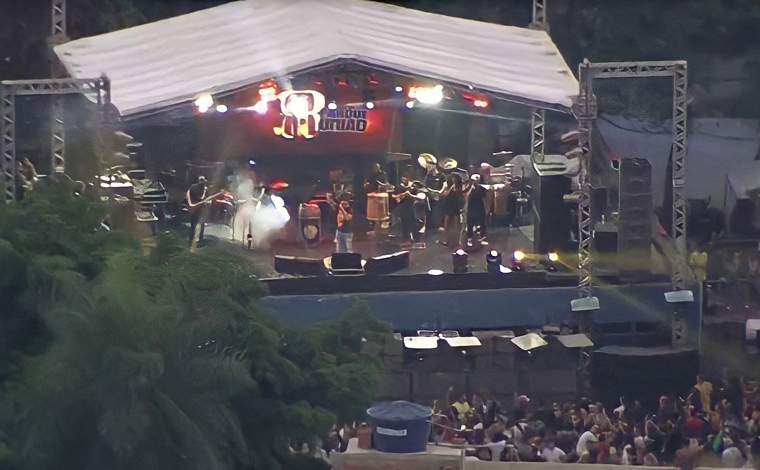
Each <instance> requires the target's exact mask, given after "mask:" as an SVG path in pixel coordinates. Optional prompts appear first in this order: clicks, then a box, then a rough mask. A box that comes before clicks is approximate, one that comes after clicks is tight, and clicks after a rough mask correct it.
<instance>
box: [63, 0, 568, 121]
mask: <svg viewBox="0 0 760 470" xmlns="http://www.w3.org/2000/svg"><path fill="white" fill-rule="evenodd" d="M55 53H56V54H57V56H58V57H59V59H60V60H61V61H62V63H63V64H64V66H65V67H66V69H67V71H68V73H69V74H70V75H71V76H72V77H74V78H93V77H99V76H100V75H101V74H106V75H107V76H108V77H109V78H110V80H111V91H112V102H113V104H115V105H116V107H117V108H118V109H119V111H120V112H121V114H122V116H129V115H133V114H139V113H144V112H150V111H154V110H157V109H160V108H164V107H167V106H171V105H175V104H179V103H184V102H189V101H192V100H193V99H195V98H196V97H197V96H198V95H200V94H202V93H222V92H225V91H231V90H235V89H238V88H240V87H243V86H246V85H249V84H252V83H256V82H259V81H262V80H265V79H268V78H271V77H281V76H285V75H287V74H289V73H293V72H297V71H301V70H306V69H309V68H312V67H315V66H319V65H324V64H326V63H328V62H331V61H334V60H337V59H351V60H357V61H360V62H362V63H365V64H366V65H369V66H373V67H378V68H384V69H388V70H391V71H394V72H397V73H401V74H407V75H418V76H424V77H429V78H432V79H436V80H441V81H445V82H449V83H454V84H459V85H464V86H473V87H474V88H476V89H480V90H485V91H489V92H492V93H496V94H498V95H499V96H502V97H504V98H506V99H511V100H513V101H516V102H520V103H524V104H527V105H532V106H536V107H541V108H546V109H557V110H561V111H568V110H569V108H570V106H571V102H572V97H573V96H575V95H577V94H578V82H577V80H576V79H575V77H574V76H573V74H572V72H571V71H570V69H569V68H568V66H567V64H566V63H565V61H564V59H563V58H562V56H561V55H560V53H559V51H558V50H557V47H556V46H555V45H554V43H553V42H552V40H551V39H550V38H549V35H548V34H547V33H546V32H544V31H535V30H531V29H527V28H518V27H513V26H501V25H496V24H489V23H483V22H478V21H473V20H466V19H462V18H454V17H448V16H443V15H436V14H432V13H426V12H422V11H417V10H411V9H407V8H402V7H397V6H392V5H385V4H380V3H374V2H368V1H363V0H330V1H329V2H328V1H316V0H287V1H283V2H274V1H271V0H242V1H238V2H232V3H229V4H225V5H222V6H218V7H215V8H210V9H207V10H202V11H198V12H195V13H190V14H187V15H183V16H178V17H175V18H170V19H167V20H162V21H158V22H155V23H149V24H145V25H141V26H136V27H133V28H128V29H124V30H121V31H116V32H112V33H107V34H103V35H99V36H94V37H90V38H84V39H78V40H75V41H71V42H68V43H65V44H62V45H59V46H56V47H55Z"/></svg>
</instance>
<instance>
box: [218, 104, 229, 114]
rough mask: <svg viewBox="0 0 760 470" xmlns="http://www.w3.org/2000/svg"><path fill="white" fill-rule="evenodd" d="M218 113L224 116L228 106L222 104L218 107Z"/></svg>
mask: <svg viewBox="0 0 760 470" xmlns="http://www.w3.org/2000/svg"><path fill="white" fill-rule="evenodd" d="M216 112H217V113H222V114H224V113H226V112H227V106H225V105H223V104H220V105H219V106H217V107H216Z"/></svg>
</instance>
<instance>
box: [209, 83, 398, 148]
mask: <svg viewBox="0 0 760 470" xmlns="http://www.w3.org/2000/svg"><path fill="white" fill-rule="evenodd" d="M360 98H361V96H356V93H352V92H344V93H341V95H340V99H339V100H338V99H335V100H333V99H332V98H330V99H328V98H326V97H325V95H324V94H323V93H321V92H320V91H316V90H289V91H285V92H282V93H279V94H278V95H277V97H276V98H275V99H272V100H271V101H268V102H254V103H252V102H253V101H255V100H250V99H249V100H246V99H245V98H242V97H239V98H238V97H236V100H235V103H234V104H231V105H229V106H228V109H227V111H226V112H225V113H218V112H216V113H207V114H203V115H199V116H198V117H197V120H198V123H199V143H200V145H199V151H200V156H201V158H203V159H204V160H207V161H224V160H227V159H230V158H241V157H246V158H257V157H267V156H278V155H286V156H295V155H299V156H301V155H305V156H308V155H311V156H319V155H332V156H334V155H341V154H370V153H386V152H395V151H398V146H399V142H400V140H401V126H400V125H401V120H402V116H401V114H400V113H401V111H400V110H399V109H398V108H397V107H396V106H383V105H382V104H381V103H377V104H375V103H371V104H370V105H367V103H366V102H362V101H361V99H360ZM246 101H247V102H246Z"/></svg>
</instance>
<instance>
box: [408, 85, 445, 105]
mask: <svg viewBox="0 0 760 470" xmlns="http://www.w3.org/2000/svg"><path fill="white" fill-rule="evenodd" d="M409 98H414V99H416V100H417V101H419V102H420V103H423V104H438V103H440V102H441V100H442V99H443V85H436V86H434V87H432V88H430V87H412V88H410V89H409Z"/></svg>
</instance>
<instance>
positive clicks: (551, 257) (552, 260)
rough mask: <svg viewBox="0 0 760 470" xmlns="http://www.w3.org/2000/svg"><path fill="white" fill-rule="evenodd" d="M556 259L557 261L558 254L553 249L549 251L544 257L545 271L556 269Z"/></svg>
mask: <svg viewBox="0 0 760 470" xmlns="http://www.w3.org/2000/svg"><path fill="white" fill-rule="evenodd" d="M557 261H559V255H558V254H557V253H555V252H553V251H550V252H549V253H548V254H547V255H546V258H544V263H543V264H544V266H546V270H547V271H556V270H557Z"/></svg>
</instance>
